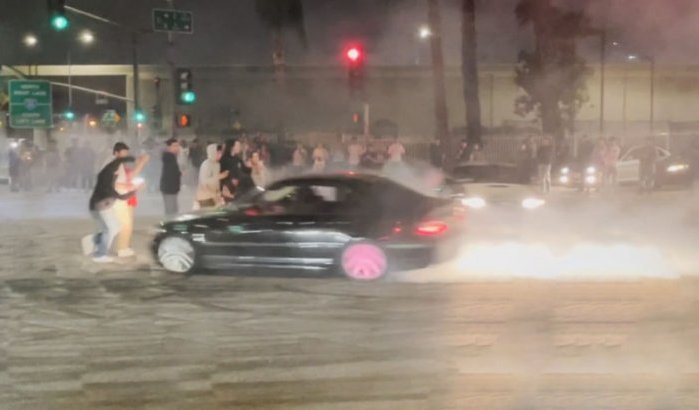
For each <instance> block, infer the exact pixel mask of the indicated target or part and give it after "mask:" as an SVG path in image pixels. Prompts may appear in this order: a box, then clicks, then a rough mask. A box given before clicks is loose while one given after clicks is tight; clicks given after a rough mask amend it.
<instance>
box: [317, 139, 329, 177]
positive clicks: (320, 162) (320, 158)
mask: <svg viewBox="0 0 699 410" xmlns="http://www.w3.org/2000/svg"><path fill="white" fill-rule="evenodd" d="M329 159H330V153H329V152H328V150H327V149H326V148H325V145H323V143H322V142H319V143H318V145H316V147H315V149H314V150H313V172H323V171H325V168H326V167H327V165H328V160H329Z"/></svg>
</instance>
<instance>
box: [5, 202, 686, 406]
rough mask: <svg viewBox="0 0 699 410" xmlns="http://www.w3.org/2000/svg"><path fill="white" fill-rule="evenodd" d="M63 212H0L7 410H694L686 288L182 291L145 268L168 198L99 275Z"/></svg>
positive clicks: (80, 220) (256, 280) (68, 211)
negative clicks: (129, 254) (129, 250)
mask: <svg viewBox="0 0 699 410" xmlns="http://www.w3.org/2000/svg"><path fill="white" fill-rule="evenodd" d="M55 199H56V201H54V206H53V207H51V206H49V205H46V204H42V205H38V204H30V203H28V202H27V201H26V200H19V199H17V198H13V199H11V200H8V199H7V197H0V216H3V218H2V219H3V221H2V232H1V233H0V261H2V264H1V266H0V409H2V410H6V409H8V410H14V409H42V410H44V409H71V410H72V409H513V410H515V409H517V410H519V409H590V408H594V409H603V408H609V409H654V410H655V409H663V410H664V409H696V408H699V388H698V387H697V386H699V383H698V382H699V330H698V328H697V326H696V323H697V320H698V319H699V297H698V296H697V295H699V292H697V291H698V290H699V281H697V280H696V279H695V278H694V277H692V276H689V275H684V276H682V275H677V276H673V277H670V278H668V277H658V278H653V277H639V278H635V279H634V278H629V277H625V278H624V279H623V280H615V279H614V277H613V276H609V277H608V278H607V280H606V281H600V280H599V278H595V279H596V280H595V281H585V280H576V281H559V280H542V279H538V278H525V277H516V278H508V279H506V280H503V279H502V278H500V279H499V280H497V281H495V280H492V281H490V280H488V278H487V277H483V276H478V277H473V278H471V279H470V280H461V281H449V282H448V283H437V282H438V281H436V280H435V281H430V280H423V281H422V282H423V283H407V282H404V281H401V280H400V279H399V276H398V277H397V279H396V278H394V280H391V281H385V282H380V283H369V284H362V283H353V282H349V281H345V280H342V279H339V278H328V277H317V278H312V277H311V278H298V277H289V276H268V277H255V276H250V275H248V276H246V275H242V274H238V275H216V276H214V275H193V276H183V275H173V274H169V273H166V272H163V271H162V270H161V269H159V268H158V267H156V266H155V265H154V264H152V262H151V261H150V259H149V258H148V256H147V254H146V252H145V247H146V244H147V242H148V227H150V226H151V225H152V224H153V223H154V222H155V221H156V220H157V216H156V215H157V213H158V208H157V205H158V202H157V199H158V198H157V197H153V198H145V199H144V202H143V208H142V211H141V213H140V214H139V218H138V224H137V232H136V236H135V248H136V249H137V251H138V252H139V257H138V258H136V259H133V260H130V261H127V262H123V263H121V264H114V265H99V266H98V265H94V264H92V263H91V262H90V261H88V260H86V259H85V258H84V257H82V256H81V255H79V238H80V237H81V236H82V235H84V234H86V233H88V232H89V231H90V230H91V228H92V224H91V222H90V220H89V219H87V218H86V217H85V216H83V215H80V214H79V213H78V212H80V211H77V210H74V209H73V208H71V207H75V205H74V201H76V200H75V199H70V198H69V196H67V195H64V196H61V197H59V198H55ZM12 201H15V202H12ZM78 202H79V201H78ZM13 204H14V205H13ZM17 204H19V205H21V206H22V207H23V210H22V208H17V206H19V205H17ZM23 204H24V205H23ZM57 204H61V205H60V206H59V205H57ZM32 206H33V207H38V206H41V207H42V209H45V210H44V211H41V212H39V213H37V214H34V215H37V216H39V217H40V218H39V219H38V220H37V219H29V217H28V216H26V215H28V214H27V213H24V212H25V211H27V210H28V209H37V208H30V207H32ZM48 209H51V210H48ZM7 210H11V212H13V213H14V214H13V215H15V216H16V217H10V216H7V215H8V214H7V212H8V211H7ZM3 211H4V213H3ZM23 215H24V217H22V216H23ZM442 273H443V272H441V271H440V268H437V269H434V270H432V271H427V272H422V273H421V274H422V275H430V274H432V275H434V277H435V279H436V278H438V277H439V276H440V275H441V274H442ZM423 279H424V276H423Z"/></svg>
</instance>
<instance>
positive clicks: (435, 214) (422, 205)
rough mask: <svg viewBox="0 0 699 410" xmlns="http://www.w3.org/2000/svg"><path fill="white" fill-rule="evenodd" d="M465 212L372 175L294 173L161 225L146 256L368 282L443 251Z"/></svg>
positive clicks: (176, 268)
mask: <svg viewBox="0 0 699 410" xmlns="http://www.w3.org/2000/svg"><path fill="white" fill-rule="evenodd" d="M464 212H465V208H464V207H463V206H461V205H460V204H459V203H458V202H456V201H454V200H453V199H449V198H440V197H437V196H428V195H425V194H422V193H419V192H417V191H414V190H412V189H410V188H408V187H406V186H404V185H401V184H399V183H397V182H394V181H392V180H389V179H387V178H384V177H380V176H376V175H365V174H355V173H344V174H338V175H308V176H300V177H296V178H290V179H286V180H281V181H278V182H276V183H273V184H272V185H271V186H269V187H268V188H266V189H264V190H259V191H257V192H254V193H253V194H250V195H248V196H247V197H246V198H242V199H240V200H238V201H235V202H233V203H232V204H231V205H230V206H229V207H226V208H222V209H218V210H214V211H210V212H208V213H201V214H185V215H181V216H179V217H177V218H175V219H174V220H171V221H167V222H163V223H161V224H160V225H159V226H158V227H157V229H156V230H157V232H156V234H155V238H154V239H153V242H152V252H153V254H154V257H155V259H156V260H157V261H158V263H160V264H161V265H162V266H163V267H164V268H165V269H166V270H168V271H171V272H178V273H189V272H194V271H196V270H201V269H204V270H229V269H234V268H246V269H248V270H250V271H253V272H257V271H259V270H264V271H267V270H278V269H286V270H302V271H323V272H333V271H335V272H340V273H342V274H344V275H345V276H347V277H348V278H351V279H355V280H376V279H380V278H382V277H384V276H385V275H386V274H387V273H389V272H390V271H392V270H398V269H415V268H422V267H425V266H428V265H430V264H433V263H436V262H439V261H440V260H442V259H443V258H448V257H450V256H451V254H452V253H453V252H456V249H457V247H458V242H459V234H460V231H461V226H462V225H463V218H464V217H465V214H464ZM442 251H443V252H442Z"/></svg>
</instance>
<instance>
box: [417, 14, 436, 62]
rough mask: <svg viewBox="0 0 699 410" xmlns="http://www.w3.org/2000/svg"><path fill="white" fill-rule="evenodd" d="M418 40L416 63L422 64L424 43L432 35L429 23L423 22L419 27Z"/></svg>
mask: <svg viewBox="0 0 699 410" xmlns="http://www.w3.org/2000/svg"><path fill="white" fill-rule="evenodd" d="M416 37H417V41H416V42H415V65H420V55H421V54H422V53H421V50H422V43H424V42H425V41H426V40H428V39H429V38H430V37H432V30H430V26H428V25H427V24H423V25H421V26H419V27H418V28H417V33H416Z"/></svg>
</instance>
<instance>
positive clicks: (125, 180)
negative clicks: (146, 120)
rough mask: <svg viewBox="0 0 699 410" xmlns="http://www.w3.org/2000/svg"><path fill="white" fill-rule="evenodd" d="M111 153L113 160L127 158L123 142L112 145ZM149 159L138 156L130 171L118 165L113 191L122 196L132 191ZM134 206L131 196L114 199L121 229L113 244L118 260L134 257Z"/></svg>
mask: <svg viewBox="0 0 699 410" xmlns="http://www.w3.org/2000/svg"><path fill="white" fill-rule="evenodd" d="M112 153H113V155H114V158H126V157H128V156H129V147H128V145H126V144H124V143H123V142H117V143H116V144H114V149H113V150H112ZM149 158H150V157H149V156H148V155H147V154H144V155H142V156H140V157H139V158H138V160H137V161H136V165H135V166H134V167H133V168H132V169H127V168H126V167H125V166H124V164H123V163H122V164H121V165H119V168H118V170H117V174H116V175H117V178H116V181H115V183H114V189H115V190H116V192H117V193H119V194H122V195H123V194H126V193H128V192H132V191H134V189H135V187H136V186H135V184H134V183H133V179H134V178H136V177H137V176H138V174H140V173H141V171H142V170H143V167H144V166H145V165H146V162H148V159H149ZM135 206H136V197H135V196H131V197H130V198H129V199H116V200H115V201H114V215H115V216H116V218H117V220H118V221H119V226H120V228H121V229H120V231H119V236H118V237H117V240H116V244H115V246H116V251H117V256H118V257H120V258H130V257H133V256H134V255H135V252H134V251H133V249H131V236H132V234H133V220H134V208H135Z"/></svg>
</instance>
